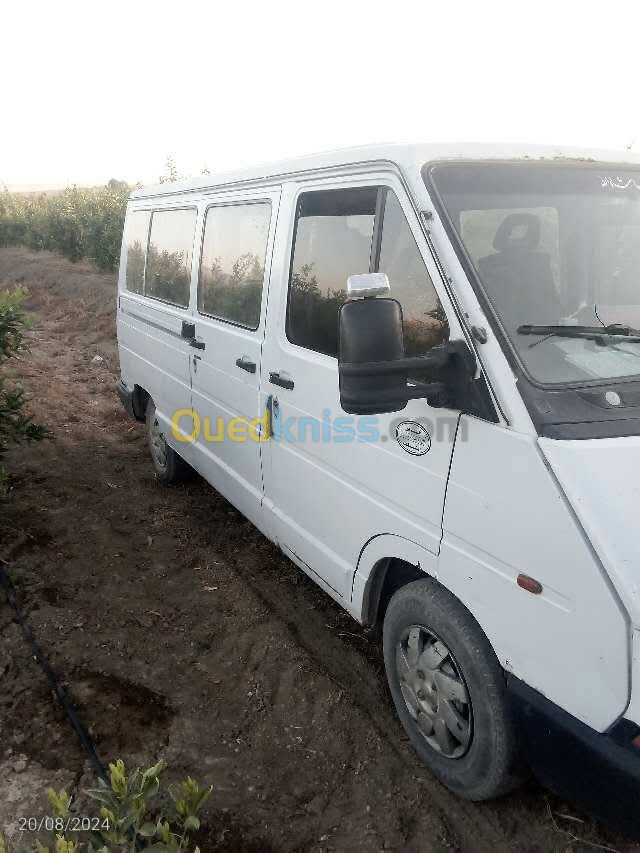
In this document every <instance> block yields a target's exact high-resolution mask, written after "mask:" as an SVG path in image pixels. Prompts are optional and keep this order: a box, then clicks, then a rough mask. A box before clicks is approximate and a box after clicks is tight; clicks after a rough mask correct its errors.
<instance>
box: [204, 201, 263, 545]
mask: <svg viewBox="0 0 640 853" xmlns="http://www.w3.org/2000/svg"><path fill="white" fill-rule="evenodd" d="M278 199H279V193H278V191H277V190H269V191H266V192H265V191H264V190H263V191H260V192H259V193H256V194H255V195H246V194H244V195H243V196H242V197H237V198H234V197H229V196H228V195H226V196H225V197H224V199H220V200H219V201H215V200H214V201H213V202H212V203H211V204H210V205H209V206H208V207H207V209H206V213H205V218H204V226H203V236H202V255H201V263H200V270H199V276H198V292H197V308H196V312H195V315H194V317H193V320H194V325H195V334H196V340H195V342H194V343H195V346H196V348H195V349H194V350H193V353H192V360H191V386H192V390H191V393H192V405H193V409H194V411H195V413H196V415H197V418H198V419H199V431H198V437H197V439H196V441H195V447H194V452H195V456H196V457H197V467H198V470H199V471H200V473H202V474H203V476H204V477H205V478H206V479H207V480H208V481H209V482H210V483H211V484H212V485H213V486H214V487H215V488H216V489H218V491H220V492H221V493H222V494H223V495H224V496H225V497H226V498H227V499H228V500H229V501H230V502H231V503H232V504H234V506H236V507H237V508H238V509H239V510H240V511H241V512H242V513H243V514H244V515H246V516H247V517H248V518H250V519H251V520H252V521H253V522H254V523H255V524H256V525H257V526H258V527H260V528H261V529H263V528H262V521H261V503H262V473H261V458H260V457H261V446H262V445H261V442H260V441H259V440H258V439H259V438H261V437H262V436H261V435H260V432H261V430H262V425H261V424H260V423H258V422H256V419H258V418H259V416H260V414H261V412H260V407H259V383H260V362H261V352H262V343H263V339H264V329H265V316H266V306H267V291H268V287H267V285H268V281H269V269H270V258H271V244H272V240H273V232H274V229H275V222H276V217H277V209H278ZM262 414H263V413H262Z"/></svg>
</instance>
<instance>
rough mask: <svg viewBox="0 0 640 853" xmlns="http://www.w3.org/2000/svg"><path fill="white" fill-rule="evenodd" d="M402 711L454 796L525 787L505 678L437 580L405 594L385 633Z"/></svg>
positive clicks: (392, 605) (486, 795) (479, 796)
mask: <svg viewBox="0 0 640 853" xmlns="http://www.w3.org/2000/svg"><path fill="white" fill-rule="evenodd" d="M383 644H384V661H385V668H386V671H387V678H388V681H389V687H390V690H391V695H392V697H393V701H394V704H395V706H396V710H397V712H398V715H399V717H400V720H401V722H402V725H403V726H404V728H405V731H406V732H407V734H408V735H409V738H410V739H411V741H412V743H413V745H414V747H415V748H416V750H417V752H418V754H419V755H420V757H421V758H422V760H423V761H424V762H425V764H427V766H428V767H429V768H430V769H431V771H432V772H433V773H434V774H435V775H436V776H437V777H438V779H440V781H441V782H443V783H444V784H445V785H446V786H447V787H448V788H450V789H451V790H452V791H454V792H455V793H456V794H458V795H460V796H462V797H465V798H466V799H469V800H486V799H490V798H492V797H496V796H498V795H500V794H503V793H506V792H507V791H509V790H510V789H511V788H513V787H515V786H516V785H517V784H518V782H519V781H520V774H519V770H520V768H519V762H518V754H517V744H516V734H515V726H514V723H513V720H512V718H511V714H510V711H509V706H508V701H507V695H506V685H505V681H504V675H503V672H502V669H501V667H500V664H499V663H498V659H497V658H496V656H495V653H494V651H493V649H492V648H491V645H490V644H489V641H488V640H487V638H486V636H485V635H484V633H483V631H482V630H481V628H480V626H479V625H478V623H477V622H476V621H475V619H474V618H473V616H472V615H471V614H470V613H469V611H468V610H467V609H466V608H465V607H464V606H463V605H462V604H461V603H460V602H459V601H458V600H457V599H456V598H454V596H452V595H451V594H450V593H449V592H448V591H447V590H446V589H444V587H443V586H441V585H440V584H439V583H437V581H434V580H433V579H431V578H425V579H424V580H419V581H415V582H413V583H410V584H407V585H406V586H404V587H402V589H400V590H398V592H396V594H395V595H394V596H393V598H392V599H391V601H390V602H389V606H388V608H387V612H386V614H385V619H384V629H383Z"/></svg>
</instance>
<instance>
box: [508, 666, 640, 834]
mask: <svg viewBox="0 0 640 853" xmlns="http://www.w3.org/2000/svg"><path fill="white" fill-rule="evenodd" d="M507 686H508V690H509V694H510V698H511V704H512V708H513V712H514V715H515V717H516V720H517V722H518V725H519V728H520V738H521V745H522V750H523V753H524V758H525V759H526V761H527V762H528V764H529V766H530V767H531V770H532V771H533V773H534V775H535V776H536V777H537V778H538V779H539V781H540V782H542V784H543V785H545V787H547V788H549V789H550V790H552V791H553V792H554V793H556V794H558V795H560V796H561V797H563V798H566V799H568V800H572V801H573V802H575V803H576V804H577V805H580V806H582V807H583V808H584V809H585V811H587V812H589V813H590V814H592V815H594V816H595V817H597V818H599V819H600V820H601V821H602V822H603V823H605V824H608V825H609V826H610V827H612V828H614V829H616V830H618V831H620V832H624V833H625V834H627V835H629V836H630V837H632V838H635V839H638V838H640V810H639V809H638V803H639V802H640V749H636V748H635V747H634V746H632V744H631V741H632V740H633V738H634V737H636V736H637V735H638V734H640V728H639V727H638V726H637V725H636V724H635V723H632V722H630V721H629V720H620V721H619V722H618V723H616V724H615V725H614V726H613V727H612V728H611V729H610V730H609V731H607V732H605V733H602V734H601V733H600V732H596V731H594V730H593V729H592V728H590V727H589V726H587V725H585V724H584V723H581V722H580V721H579V720H577V719H576V718H575V717H573V716H571V714H567V712H566V711H563V710H562V709H561V708H558V706H557V705H554V704H553V703H552V702H550V701H549V700H548V699H545V697H544V696H542V695H541V694H540V693H538V692H537V691H536V690H533V689H532V688H531V687H529V686H528V685H526V684H525V683H524V682H522V681H520V680H519V679H517V678H515V677H513V676H511V675H507Z"/></svg>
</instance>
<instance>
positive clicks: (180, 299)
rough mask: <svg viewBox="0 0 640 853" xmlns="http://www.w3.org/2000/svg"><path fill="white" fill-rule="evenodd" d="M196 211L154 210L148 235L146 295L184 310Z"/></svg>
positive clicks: (187, 296) (188, 283)
mask: <svg viewBox="0 0 640 853" xmlns="http://www.w3.org/2000/svg"><path fill="white" fill-rule="evenodd" d="M196 215H197V211H196V210H195V208H193V209H188V210H187V209H180V210H154V212H153V216H152V218H151V233H150V235H149V253H148V257H147V271H146V275H145V295H146V296H153V297H155V298H156V299H161V300H162V301H163V302H171V303H172V304H173V305H179V306H180V307H181V308H186V307H187V305H188V304H189V285H190V281H191V256H192V252H193V237H194V233H195V227H196Z"/></svg>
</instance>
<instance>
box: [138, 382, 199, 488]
mask: <svg viewBox="0 0 640 853" xmlns="http://www.w3.org/2000/svg"><path fill="white" fill-rule="evenodd" d="M145 420H146V425H147V441H148V444H149V452H150V453H151V461H152V463H153V468H154V470H155V472H156V476H157V477H158V479H159V480H160V482H161V483H164V484H166V485H172V484H174V483H180V482H181V481H182V480H184V479H185V478H186V477H187V476H188V475H189V473H190V471H191V469H190V467H189V465H187V463H186V462H185V461H184V459H182V458H181V457H180V456H179V455H178V454H177V453H176V452H175V450H173V448H171V447H169V445H168V444H167V441H166V439H165V437H164V431H163V427H162V424H161V422H160V420H159V418H158V415H157V413H156V405H155V403H154V402H153V400H152V399H151V398H149V400H148V402H147V409H146V414H145Z"/></svg>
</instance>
